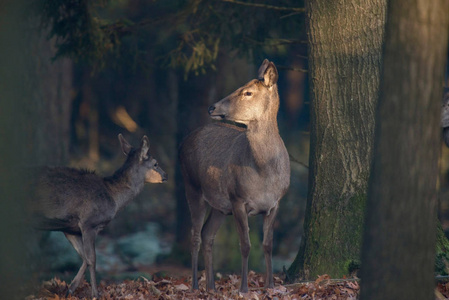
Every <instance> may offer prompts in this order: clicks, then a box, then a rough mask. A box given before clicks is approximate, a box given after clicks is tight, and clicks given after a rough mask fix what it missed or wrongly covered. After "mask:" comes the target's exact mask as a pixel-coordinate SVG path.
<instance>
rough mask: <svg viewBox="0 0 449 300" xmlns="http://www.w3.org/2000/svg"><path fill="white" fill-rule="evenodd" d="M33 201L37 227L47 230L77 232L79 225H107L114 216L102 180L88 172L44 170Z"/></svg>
mask: <svg viewBox="0 0 449 300" xmlns="http://www.w3.org/2000/svg"><path fill="white" fill-rule="evenodd" d="M30 200H31V203H30V206H31V208H32V213H33V215H34V216H35V218H36V222H37V223H38V224H36V226H37V227H40V228H41V229H46V230H61V231H68V232H71V231H73V232H77V231H78V230H79V228H78V225H79V224H83V223H86V225H98V224H103V223H104V224H107V222H109V221H110V220H111V219H112V218H113V216H114V214H115V209H114V208H115V203H114V201H113V199H112V198H111V196H110V194H109V193H108V190H107V188H106V186H105V184H104V181H103V179H102V178H101V177H100V176H98V175H96V174H95V173H94V172H91V171H87V170H79V169H73V168H66V167H54V168H53V167H44V168H41V169H40V170H39V172H38V174H37V177H36V186H35V194H34V196H33V197H31V199H30ZM108 211H110V212H111V213H109V214H108V213H107V212H108ZM88 223H89V224H88Z"/></svg>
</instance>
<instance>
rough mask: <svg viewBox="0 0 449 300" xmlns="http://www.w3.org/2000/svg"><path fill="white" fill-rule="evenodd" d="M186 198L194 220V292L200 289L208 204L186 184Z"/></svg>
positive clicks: (200, 194)
mask: <svg viewBox="0 0 449 300" xmlns="http://www.w3.org/2000/svg"><path fill="white" fill-rule="evenodd" d="M186 198H187V202H188V203H189V209H190V217H191V220H192V239H191V244H192V245H191V247H192V249H191V254H192V290H197V289H198V253H199V251H200V247H201V229H202V228H203V224H204V217H205V215H206V210H207V207H206V203H205V201H204V199H203V195H202V193H201V192H200V191H198V190H195V189H194V188H193V187H191V186H190V185H188V184H186Z"/></svg>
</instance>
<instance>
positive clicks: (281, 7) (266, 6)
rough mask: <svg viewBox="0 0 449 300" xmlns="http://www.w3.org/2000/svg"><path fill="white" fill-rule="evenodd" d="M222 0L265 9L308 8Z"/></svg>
mask: <svg viewBox="0 0 449 300" xmlns="http://www.w3.org/2000/svg"><path fill="white" fill-rule="evenodd" d="M222 1H223V2H229V3H234V4H239V5H245V6H252V7H258V8H265V9H273V10H282V11H296V12H302V13H303V12H305V11H306V9H305V8H302V7H283V6H274V5H268V4H261V3H247V2H242V1H237V0H222Z"/></svg>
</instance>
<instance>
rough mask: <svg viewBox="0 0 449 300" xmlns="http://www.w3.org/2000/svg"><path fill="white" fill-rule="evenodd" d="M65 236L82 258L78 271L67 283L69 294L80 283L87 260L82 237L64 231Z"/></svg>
mask: <svg viewBox="0 0 449 300" xmlns="http://www.w3.org/2000/svg"><path fill="white" fill-rule="evenodd" d="M64 235H65V237H66V238H67V239H68V240H69V242H70V244H72V246H73V248H75V251H76V252H77V253H78V255H79V256H80V257H81V259H82V260H83V264H82V265H81V268H80V269H79V271H78V273H77V274H76V276H75V278H73V280H72V282H71V283H70V285H69V290H68V293H69V294H73V292H74V291H75V290H76V288H77V287H78V285H79V284H80V282H81V280H82V279H83V277H84V273H85V272H86V268H87V262H86V257H85V255H84V247H83V239H82V237H81V236H80V235H74V234H68V233H64Z"/></svg>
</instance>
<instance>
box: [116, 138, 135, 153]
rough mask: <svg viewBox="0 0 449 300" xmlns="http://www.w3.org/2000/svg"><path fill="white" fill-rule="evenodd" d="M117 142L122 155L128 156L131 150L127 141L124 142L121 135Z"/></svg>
mask: <svg viewBox="0 0 449 300" xmlns="http://www.w3.org/2000/svg"><path fill="white" fill-rule="evenodd" d="M118 140H119V141H120V145H121V146H122V151H123V153H124V154H125V155H126V156H128V154H129V152H130V151H131V149H132V146H131V145H130V144H129V143H128V141H127V140H125V138H124V137H123V135H122V134H121V133H120V134H119V135H118Z"/></svg>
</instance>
